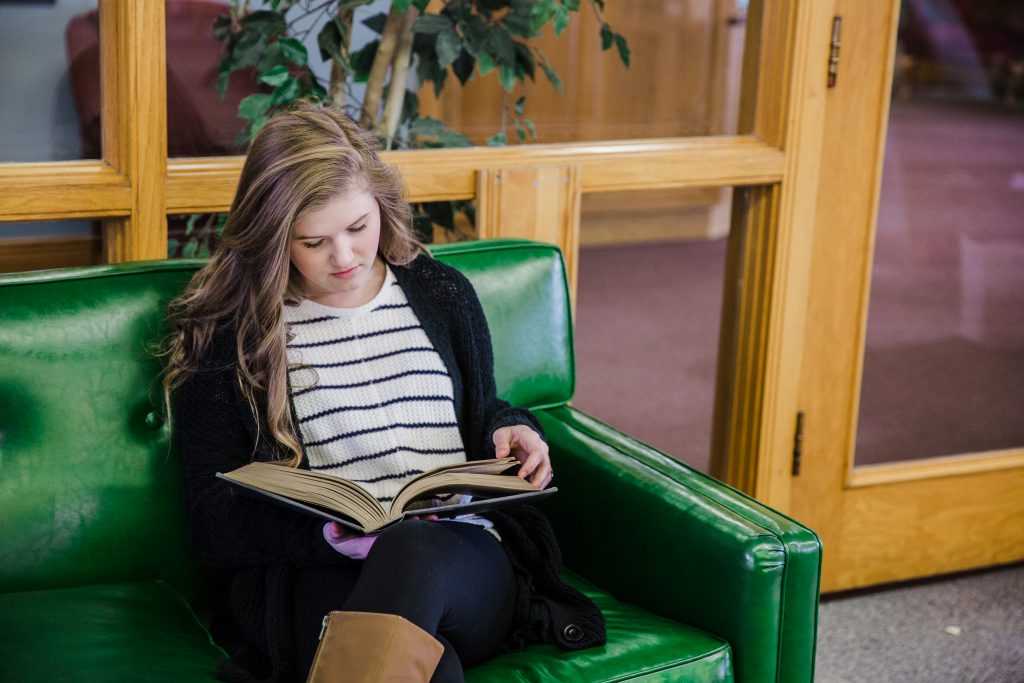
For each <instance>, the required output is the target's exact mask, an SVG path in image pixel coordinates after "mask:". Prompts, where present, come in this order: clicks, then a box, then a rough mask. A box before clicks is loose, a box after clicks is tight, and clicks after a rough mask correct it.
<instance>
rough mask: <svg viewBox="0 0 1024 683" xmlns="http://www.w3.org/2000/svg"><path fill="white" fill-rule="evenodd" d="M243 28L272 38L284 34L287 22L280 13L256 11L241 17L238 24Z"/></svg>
mask: <svg viewBox="0 0 1024 683" xmlns="http://www.w3.org/2000/svg"><path fill="white" fill-rule="evenodd" d="M239 23H240V24H241V25H242V27H243V28H245V29H247V30H249V31H254V32H255V33H260V34H262V35H265V36H274V35H278V34H281V33H284V30H285V27H287V25H288V22H286V21H285V19H284V16H283V15H282V14H281V13H280V12H274V11H273V10H258V11H256V12H251V13H249V14H247V15H245V16H244V17H242V19H241V21H240V22H239Z"/></svg>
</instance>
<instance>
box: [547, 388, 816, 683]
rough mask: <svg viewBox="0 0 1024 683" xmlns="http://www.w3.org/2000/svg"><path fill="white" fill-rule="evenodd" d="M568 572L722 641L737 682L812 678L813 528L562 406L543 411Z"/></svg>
mask: <svg viewBox="0 0 1024 683" xmlns="http://www.w3.org/2000/svg"><path fill="white" fill-rule="evenodd" d="M538 415H539V417H540V420H541V423H542V424H543V426H544V429H545V431H546V432H547V439H548V442H549V444H550V447H551V458H552V462H553V463H554V464H555V469H556V470H557V472H558V479H557V481H556V482H555V483H556V484H557V485H558V486H559V488H560V489H561V491H562V493H560V494H559V495H557V496H555V497H554V498H552V499H551V500H550V502H549V503H548V504H546V506H545V510H546V512H547V513H548V514H549V515H550V517H551V519H552V522H553V523H554V525H555V528H556V531H557V533H558V538H559V542H560V544H561V546H562V548H563V551H564V554H565V564H566V566H567V567H569V568H571V569H573V570H574V571H576V572H578V573H579V574H581V575H582V576H584V577H585V578H587V579H588V580H590V581H592V582H594V583H595V584H597V585H599V586H601V587H603V588H605V589H606V590H609V591H611V592H612V593H614V594H615V596H616V597H617V598H618V599H620V600H624V601H628V602H632V603H634V604H637V605H639V606H641V607H644V608H646V609H648V610H650V611H652V612H655V613H657V614H661V615H663V616H666V617H669V618H672V619H676V620H678V621H681V622H683V623H686V624H688V625H690V626H695V627H697V628H701V629H704V630H706V631H708V632H710V633H712V634H714V635H717V636H719V637H721V638H723V639H725V640H727V641H728V642H729V643H730V644H731V645H732V648H733V652H734V655H735V673H736V680H737V681H740V682H741V683H742V682H744V681H747V682H754V681H757V682H760V681H784V682H786V683H790V682H791V681H811V680H813V676H814V647H815V639H816V632H817V614H818V596H819V580H820V575H821V542H820V540H819V539H818V537H817V535H816V534H815V533H814V532H813V531H811V530H810V529H808V528H806V527H804V526H801V525H800V524H798V523H797V522H795V521H793V520H792V519H789V518H788V517H786V516H784V515H782V514H779V513H778V512H775V511H774V510H772V509H770V508H768V507H766V506H764V505H762V504H761V503H758V502H757V501H755V500H753V499H751V498H749V497H748V496H746V495H744V494H743V493H741V492H739V491H736V490H735V489H732V488H730V487H728V486H726V485H724V484H722V483H720V482H718V481H716V480H714V479H712V478H711V477H708V476H706V475H704V474H702V473H700V472H697V471H696V470H693V469H692V468H690V467H688V466H686V465H684V464H682V463H680V462H678V461H676V460H675V459H673V458H671V457H670V456H668V455H666V454H664V453H662V452H660V451H658V450H656V449H654V448H651V447H650V446H647V445H645V444H643V443H640V442H639V441H637V440H635V439H633V438H631V437H629V436H628V435H626V434H623V433H622V432H619V431H617V430H615V429H613V428H611V427H609V426H608V425H606V424H604V423H602V422H600V421H599V420H596V419H594V418H592V417H590V416H588V415H586V414H584V413H582V412H580V411H578V410H575V409H573V408H569V407H560V408H553V409H549V410H544V411H538Z"/></svg>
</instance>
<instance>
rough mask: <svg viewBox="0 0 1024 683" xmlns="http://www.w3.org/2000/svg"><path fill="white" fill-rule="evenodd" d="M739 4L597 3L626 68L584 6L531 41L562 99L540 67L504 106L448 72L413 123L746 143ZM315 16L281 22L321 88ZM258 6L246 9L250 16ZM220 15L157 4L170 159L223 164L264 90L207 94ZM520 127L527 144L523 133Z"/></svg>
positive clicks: (490, 88)
mask: <svg viewBox="0 0 1024 683" xmlns="http://www.w3.org/2000/svg"><path fill="white" fill-rule="evenodd" d="M748 4H749V3H748V0H630V2H628V3H627V2H614V3H607V6H606V9H605V13H604V16H605V19H606V21H607V22H608V24H609V25H610V26H611V27H612V29H613V30H614V31H615V32H616V33H619V34H621V35H622V36H624V37H625V39H626V42H627V44H628V47H629V52H630V67H629V68H628V69H627V68H626V67H625V66H624V65H623V64H622V61H621V59H620V57H619V54H618V51H617V48H616V47H615V46H614V45H613V46H612V47H611V48H610V49H609V50H607V51H603V50H602V49H601V35H600V28H601V25H600V22H599V21H598V19H597V18H596V15H595V13H594V10H593V6H592V5H590V4H589V3H581V9H580V12H579V13H572V14H571V15H570V17H571V18H570V21H569V24H568V27H567V28H566V29H565V31H564V32H563V33H562V35H561V36H557V37H556V36H555V35H554V31H553V29H552V27H551V26H550V25H548V26H547V27H546V28H545V29H544V33H545V35H544V37H542V38H540V39H537V40H535V41H530V45H532V46H536V47H538V48H539V49H540V50H541V51H543V53H544V55H545V56H546V59H547V60H548V61H549V63H550V64H551V65H552V66H553V67H554V69H555V71H556V72H557V73H558V75H559V77H560V79H561V80H562V81H563V82H564V84H565V87H564V91H563V92H561V93H559V92H557V91H556V90H555V88H554V87H553V86H552V85H551V84H550V83H549V82H548V80H547V78H546V77H545V75H544V70H543V69H542V67H541V66H540V64H539V62H538V64H537V66H536V69H535V75H536V82H532V83H529V84H528V85H526V86H520V87H517V88H515V89H514V91H513V92H512V94H511V95H509V94H507V93H505V91H504V90H502V88H501V87H500V85H499V83H498V72H497V71H496V70H495V71H491V72H490V73H488V74H486V75H484V76H480V75H479V73H478V75H477V76H475V77H474V78H473V80H470V81H469V82H468V83H467V84H466V86H465V87H462V86H460V84H459V82H458V79H457V78H455V77H454V75H453V74H452V73H450V72H449V73H448V76H447V78H446V80H445V86H444V91H443V93H442V98H441V100H440V101H438V100H436V99H435V98H434V96H433V85H432V84H431V83H428V84H427V86H426V87H424V88H421V89H420V91H419V107H420V113H421V114H422V115H424V116H432V117H434V118H438V119H441V120H442V121H444V122H445V124H446V126H447V127H448V128H449V129H451V130H453V131H456V132H459V133H463V134H465V135H467V136H468V137H469V138H470V139H471V140H472V141H473V142H474V143H475V144H485V143H486V140H487V139H488V138H489V137H491V136H493V135H495V134H497V133H499V132H500V131H501V130H503V128H502V125H503V122H504V131H505V133H506V136H507V138H508V139H509V140H510V141H515V140H516V139H517V130H518V131H522V134H523V135H524V139H525V141H527V142H533V141H536V142H561V141H572V140H607V139H620V138H652V137H675V136H685V135H715V134H733V133H737V132H747V131H738V130H737V128H738V124H737V120H738V112H739V94H740V77H741V71H742V66H743V65H742V62H743V53H744V40H745V37H746V34H747V30H748V27H747V21H746V17H747V8H748ZM325 5H326V3H316V2H300V3H298V4H296V5H295V6H294V7H292V8H291V9H289V10H288V12H287V13H286V15H285V17H286V19H287V21H288V22H289V26H288V34H289V36H291V37H295V38H297V39H299V40H300V42H302V44H303V45H304V46H305V49H306V52H307V53H308V56H309V64H310V68H311V69H312V71H313V73H314V74H315V76H316V78H317V79H318V81H319V83H320V84H321V85H322V86H324V87H328V86H329V84H330V80H331V79H330V76H331V73H330V66H329V64H327V63H325V62H324V60H323V59H322V58H321V56H320V48H319V45H318V43H317V37H318V35H319V33H320V29H321V28H322V27H323V25H324V23H325V20H326V19H327V15H325V14H323V13H322V9H323V7H324V6H325ZM267 6H269V3H266V2H254V3H251V8H252V9H253V10H258V9H265V8H266V7H267ZM389 7H390V0H374V1H373V2H370V3H369V4H366V5H361V6H359V7H358V8H356V10H355V13H354V18H353V23H352V39H351V44H350V46H351V50H352V52H353V53H357V52H359V50H360V49H361V48H363V47H364V46H366V44H367V43H369V42H370V41H371V39H375V38H376V37H377V34H376V33H375V32H374V31H372V30H371V29H370V28H368V27H367V25H366V24H365V23H364V22H367V21H369V23H370V24H373V23H374V21H373V17H374V16H376V15H379V14H380V13H382V12H386V11H387V10H388V8H389ZM432 7H433V6H432ZM432 11H436V10H432ZM227 12H228V8H227V5H226V4H224V3H213V2H175V3H168V5H167V61H168V72H167V105H168V111H167V121H168V151H169V154H170V156H197V155H211V154H232V153H236V152H239V151H240V150H242V149H244V143H242V142H240V134H241V132H242V131H243V130H245V128H246V126H247V124H248V122H247V121H246V120H244V119H240V118H238V115H237V114H238V104H239V102H240V101H241V100H242V99H243V98H244V97H246V96H247V95H251V94H254V93H259V92H264V93H268V92H271V90H272V88H271V87H269V86H265V85H260V84H258V83H257V82H256V80H255V79H256V72H255V70H253V69H251V68H250V69H244V70H240V71H236V72H234V73H233V74H232V75H231V77H230V80H229V85H228V89H227V93H226V97H225V98H224V99H221V98H220V97H219V96H218V95H217V90H216V86H217V78H218V63H219V61H220V59H221V46H220V44H219V43H218V41H217V39H216V38H215V37H214V35H213V30H212V26H213V22H214V20H215V19H216V18H217V17H218V16H220V15H226V14H227ZM449 71H450V70H449ZM478 71H479V70H478ZM416 78H417V76H416V64H414V65H413V67H412V68H411V69H410V87H415V84H416V82H417V81H416ZM365 88H366V86H365V84H364V83H349V84H348V88H347V93H346V105H347V106H348V107H349V109H350V111H352V112H356V111H358V110H359V107H360V105H361V103H362V101H363V97H364V93H365ZM521 96H525V97H526V101H525V105H524V111H523V114H522V116H519V115H516V114H515V113H514V109H515V107H514V103H515V102H516V101H517V100H518V99H519V98H520V97H521ZM407 104H408V103H407ZM526 119H529V121H530V124H529V125H528V124H527V123H526ZM517 124H518V126H517ZM530 125H532V126H534V128H535V130H536V138H533V137H532V135H531V134H530V133H529V126H530Z"/></svg>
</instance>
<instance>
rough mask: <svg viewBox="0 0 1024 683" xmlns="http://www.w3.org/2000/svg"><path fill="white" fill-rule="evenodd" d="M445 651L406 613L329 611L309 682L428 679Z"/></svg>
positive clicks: (416, 681)
mask: <svg viewBox="0 0 1024 683" xmlns="http://www.w3.org/2000/svg"><path fill="white" fill-rule="evenodd" d="M443 652H444V646H443V645H441V643H439V642H438V641H437V640H435V639H434V637H433V636H431V635H430V634H429V633H427V632H426V631H424V630H423V629H421V628H420V627H419V626H417V625H416V624H414V623H412V622H411V621H409V620H408V619H405V618H404V617H400V616H397V615H394V614H377V613H374V612H341V611H334V612H331V613H329V614H328V615H327V616H326V617H324V627H323V629H322V630H321V631H320V644H319V645H318V646H317V649H316V656H315V657H314V658H313V666H312V667H310V670H309V678H308V679H307V683H341V682H342V681H344V682H345V683H371V682H373V683H375V682H377V681H388V682H390V681H395V682H396V683H399V682H400V683H427V682H428V681H429V680H430V677H431V676H432V675H433V673H434V669H436V668H437V663H438V662H439V661H441V654H442V653H443Z"/></svg>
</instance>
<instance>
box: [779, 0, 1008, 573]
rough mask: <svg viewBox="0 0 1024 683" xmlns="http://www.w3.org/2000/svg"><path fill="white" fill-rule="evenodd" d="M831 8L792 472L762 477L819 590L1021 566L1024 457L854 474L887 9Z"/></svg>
mask: <svg viewBox="0 0 1024 683" xmlns="http://www.w3.org/2000/svg"><path fill="white" fill-rule="evenodd" d="M879 5H881V6H879ZM836 7H837V10H838V12H839V13H840V14H843V15H844V21H843V34H844V35H843V49H844V50H847V51H850V52H851V53H852V54H850V55H841V57H840V59H841V61H840V67H839V75H838V82H837V88H836V90H834V91H832V93H831V94H830V96H829V97H828V98H827V100H828V101H827V107H826V113H825V124H824V125H825V128H824V130H825V138H824V142H825V144H824V145H823V146H822V150H823V151H822V155H823V157H824V158H825V161H824V163H823V166H822V169H821V173H820V186H818V187H815V186H811V185H808V186H807V187H805V188H804V189H803V191H805V192H806V193H807V194H808V195H811V196H814V197H815V201H816V202H818V209H817V216H818V217H817V220H816V222H815V225H814V229H813V240H812V242H811V251H810V253H809V254H808V256H809V266H810V271H811V272H810V279H809V282H810V283H811V284H812V285H813V288H814V296H813V298H811V299H809V304H808V310H807V314H806V320H805V324H804V329H803V337H804V338H803V341H802V342H801V343H800V344H799V346H801V347H802V350H803V351H805V353H803V357H802V362H801V363H800V364H799V365H797V366H796V367H795V371H796V372H795V374H796V375H797V376H798V377H799V387H798V392H797V404H796V406H795V408H796V410H800V411H803V412H804V413H805V416H806V418H805V421H804V434H803V452H804V454H803V457H802V460H803V462H802V466H801V473H800V475H799V476H798V477H796V478H793V477H792V476H791V474H790V473H789V472H782V471H781V470H780V471H778V472H774V473H773V474H772V477H774V478H777V479H779V480H782V479H788V480H789V485H790V489H791V493H790V502H789V504H788V505H786V506H785V507H786V509H789V510H790V511H791V512H792V513H793V514H794V515H795V516H796V517H797V518H799V519H801V521H804V522H806V523H808V524H809V525H810V526H811V527H812V528H814V529H815V530H817V531H818V533H819V534H820V535H821V536H822V539H823V543H824V548H825V553H824V565H823V575H822V590H824V591H835V590H844V589H850V588H857V587H862V586H868V585H873V584H879V583H889V582H893V581H899V580H904V579H911V578H918V577H922V576H929V575H934V574H940V573H947V572H953V571H958V570H964V569H971V568H976V567H984V566H990V565H994V564H1000V563H1005V562H1012V561H1016V560H1020V559H1022V558H1024V533H1022V530H1024V497H1022V496H1020V495H1019V492H1020V491H1021V490H1024V449H1013V450H1007V451H1001V452H996V453H981V454H964V455H957V456H950V457H940V458H929V459H926V460H918V461H914V462H896V463H891V464H882V465H871V466H861V467H854V452H855V451H854V449H855V441H856V432H857V421H858V408H859V395H860V382H861V375H862V370H863V360H864V350H865V340H866V328H867V309H868V298H869V294H870V283H871V265H872V260H873V256H874V236H875V227H876V222H877V215H878V205H879V197H880V194H881V175H882V162H883V158H884V152H885V139H886V131H887V126H888V117H889V104H890V101H889V96H890V90H891V84H892V72H893V61H894V56H895V46H896V32H897V28H898V23H899V0H876V2H875V4H873V5H871V6H869V3H868V2H866V1H865V0H837V1H836ZM844 84H847V88H848V89H847V90H843V89H842V88H843V85H844ZM851 85H856V86H857V89H856V90H854V89H853V88H851ZM854 146H855V149H854ZM840 161H841V163H840ZM794 412H795V411H794ZM790 419H792V417H791V418H790ZM790 435H792V422H791V423H790ZM790 438H792V437H791V436H790ZM790 445H792V442H790ZM782 446H783V444H781V443H780V444H779V448H780V452H781V449H782ZM789 450H790V451H791V448H790V449H789ZM786 459H788V458H786ZM770 489H771V487H770V486H769V490H770ZM767 500H768V501H769V502H772V501H773V499H772V497H771V496H770V495H769V496H768V497H767Z"/></svg>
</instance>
